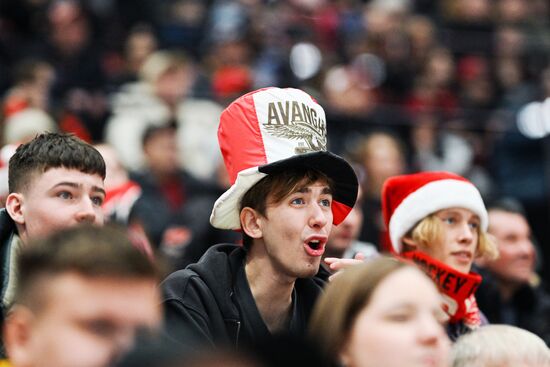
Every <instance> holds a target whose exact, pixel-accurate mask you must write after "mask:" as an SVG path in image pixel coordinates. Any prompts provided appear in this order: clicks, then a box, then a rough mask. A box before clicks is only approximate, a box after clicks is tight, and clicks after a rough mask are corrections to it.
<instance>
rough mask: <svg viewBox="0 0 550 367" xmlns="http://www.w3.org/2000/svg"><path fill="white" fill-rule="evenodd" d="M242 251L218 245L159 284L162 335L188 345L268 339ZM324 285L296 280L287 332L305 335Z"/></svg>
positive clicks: (311, 281) (237, 344) (319, 282)
mask: <svg viewBox="0 0 550 367" xmlns="http://www.w3.org/2000/svg"><path fill="white" fill-rule="evenodd" d="M245 257H246V251H245V250H244V249H243V248H242V247H241V246H238V245H232V244H220V245H215V246H213V247H211V248H210V249H208V250H207V252H206V253H205V254H204V256H203V257H202V258H201V259H200V260H199V262H198V263H196V264H191V265H189V266H188V267H187V268H186V269H184V270H178V271H176V272H174V273H172V274H170V275H169V276H168V277H167V278H166V279H165V280H164V281H163V282H162V284H161V287H162V291H163V306H164V311H165V330H166V331H167V333H168V334H169V335H170V336H171V337H172V338H175V339H176V340H178V341H179V342H180V343H182V344H184V345H187V346H191V347H194V346H205V345H215V346H216V345H217V346H222V345H226V346H227V345H230V346H235V347H238V346H239V345H241V344H243V343H248V342H251V341H257V340H258V339H262V338H265V337H267V338H269V337H270V336H271V334H270V332H269V331H268V329H267V326H266V325H265V323H264V322H263V320H262V318H261V316H260V313H259V311H258V309H257V307H256V303H255V302H254V298H253V296H252V293H251V291H250V287H249V285H248V281H247V280H246V275H245V272H244V264H245ZM323 285H324V280H323V279H322V278H321V277H320V276H316V277H315V278H305V279H297V280H296V283H295V285H294V291H293V295H292V297H293V306H292V307H293V312H292V315H291V320H290V325H289V331H290V332H291V333H294V334H296V335H305V333H306V327H307V322H308V320H309V318H310V314H311V312H312V310H313V306H314V304H315V301H316V300H317V297H318V296H319V295H320V294H321V292H322V287H323Z"/></svg>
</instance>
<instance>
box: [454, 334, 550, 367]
mask: <svg viewBox="0 0 550 367" xmlns="http://www.w3.org/2000/svg"><path fill="white" fill-rule="evenodd" d="M451 360H452V367H509V366H510V367H511V366H523V367H542V366H550V349H548V347H547V346H546V344H545V343H544V341H543V340H542V339H541V338H540V337H538V336H537V335H535V334H533V333H532V332H530V331H527V330H524V329H521V328H519V327H517V326H512V325H498V324H493V325H486V326H484V327H482V328H479V329H477V330H474V331H472V332H471V333H468V334H465V335H463V336H462V337H460V338H459V339H458V340H457V341H456V343H454V345H453V347H452V351H451Z"/></svg>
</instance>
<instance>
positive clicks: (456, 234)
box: [418, 208, 480, 273]
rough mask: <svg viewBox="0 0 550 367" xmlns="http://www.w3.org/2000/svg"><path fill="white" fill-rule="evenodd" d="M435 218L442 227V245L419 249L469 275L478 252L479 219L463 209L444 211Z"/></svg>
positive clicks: (422, 246) (420, 247)
mask: <svg viewBox="0 0 550 367" xmlns="http://www.w3.org/2000/svg"><path fill="white" fill-rule="evenodd" d="M435 216H436V219H438V220H440V221H441V225H442V238H441V241H440V243H437V244H436V243H432V244H429V245H420V246H418V249H419V250H420V251H422V252H425V253H426V254H428V255H430V256H431V257H432V258H434V259H436V260H439V261H441V262H444V263H445V264H447V265H449V266H450V267H452V268H453V269H455V270H458V271H460V272H463V273H469V272H470V269H471V267H472V263H473V262H474V259H475V256H476V252H477V245H478V239H479V225H480V219H479V217H478V216H477V215H476V214H475V213H473V212H472V211H471V210H468V209H463V208H449V209H443V210H440V211H438V212H437V213H436V214H435Z"/></svg>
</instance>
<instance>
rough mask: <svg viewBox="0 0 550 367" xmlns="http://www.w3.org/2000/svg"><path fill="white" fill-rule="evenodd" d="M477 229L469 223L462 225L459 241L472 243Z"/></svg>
mask: <svg viewBox="0 0 550 367" xmlns="http://www.w3.org/2000/svg"><path fill="white" fill-rule="evenodd" d="M476 230H477V229H475V228H472V227H470V225H469V224H468V223H464V224H463V225H462V226H461V230H460V237H459V241H460V242H461V243H465V244H470V243H472V241H473V239H474V234H475V232H474V231H476Z"/></svg>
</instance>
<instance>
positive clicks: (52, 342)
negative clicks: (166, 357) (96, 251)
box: [8, 273, 161, 367]
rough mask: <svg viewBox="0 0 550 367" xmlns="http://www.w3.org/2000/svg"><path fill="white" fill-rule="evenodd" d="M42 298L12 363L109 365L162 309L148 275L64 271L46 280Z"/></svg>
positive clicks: (155, 322)
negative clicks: (101, 275)
mask: <svg viewBox="0 0 550 367" xmlns="http://www.w3.org/2000/svg"><path fill="white" fill-rule="evenodd" d="M45 288H46V289H44V291H43V294H44V296H45V298H46V302H45V303H44V304H43V305H42V306H40V307H41V308H40V310H39V311H36V312H35V313H34V314H33V317H32V318H30V319H29V320H30V321H29V322H28V324H26V327H28V334H27V335H28V338H27V340H26V342H25V343H24V344H22V345H20V346H19V347H20V348H19V353H15V354H14V356H12V355H11V353H10V350H9V349H8V353H9V354H10V358H14V359H15V360H13V365H14V366H25V367H39V366H40V367H49V366H51V367H102V366H108V365H110V363H112V362H113V360H114V359H116V358H117V357H118V356H119V355H120V354H121V353H123V352H124V351H126V350H127V349H128V348H129V347H131V344H132V342H133V338H134V337H135V334H136V331H137V330H142V329H150V330H155V329H156V328H157V327H158V326H159V325H160V320H161V312H160V308H159V295H158V291H157V288H156V282H155V281H154V280H151V279H124V278H123V279H118V278H108V277H105V278H87V277H84V276H82V275H79V274H76V273H65V274H63V275H59V276H56V277H54V278H51V279H50V280H49V283H48V284H47V285H46V286H45Z"/></svg>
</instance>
